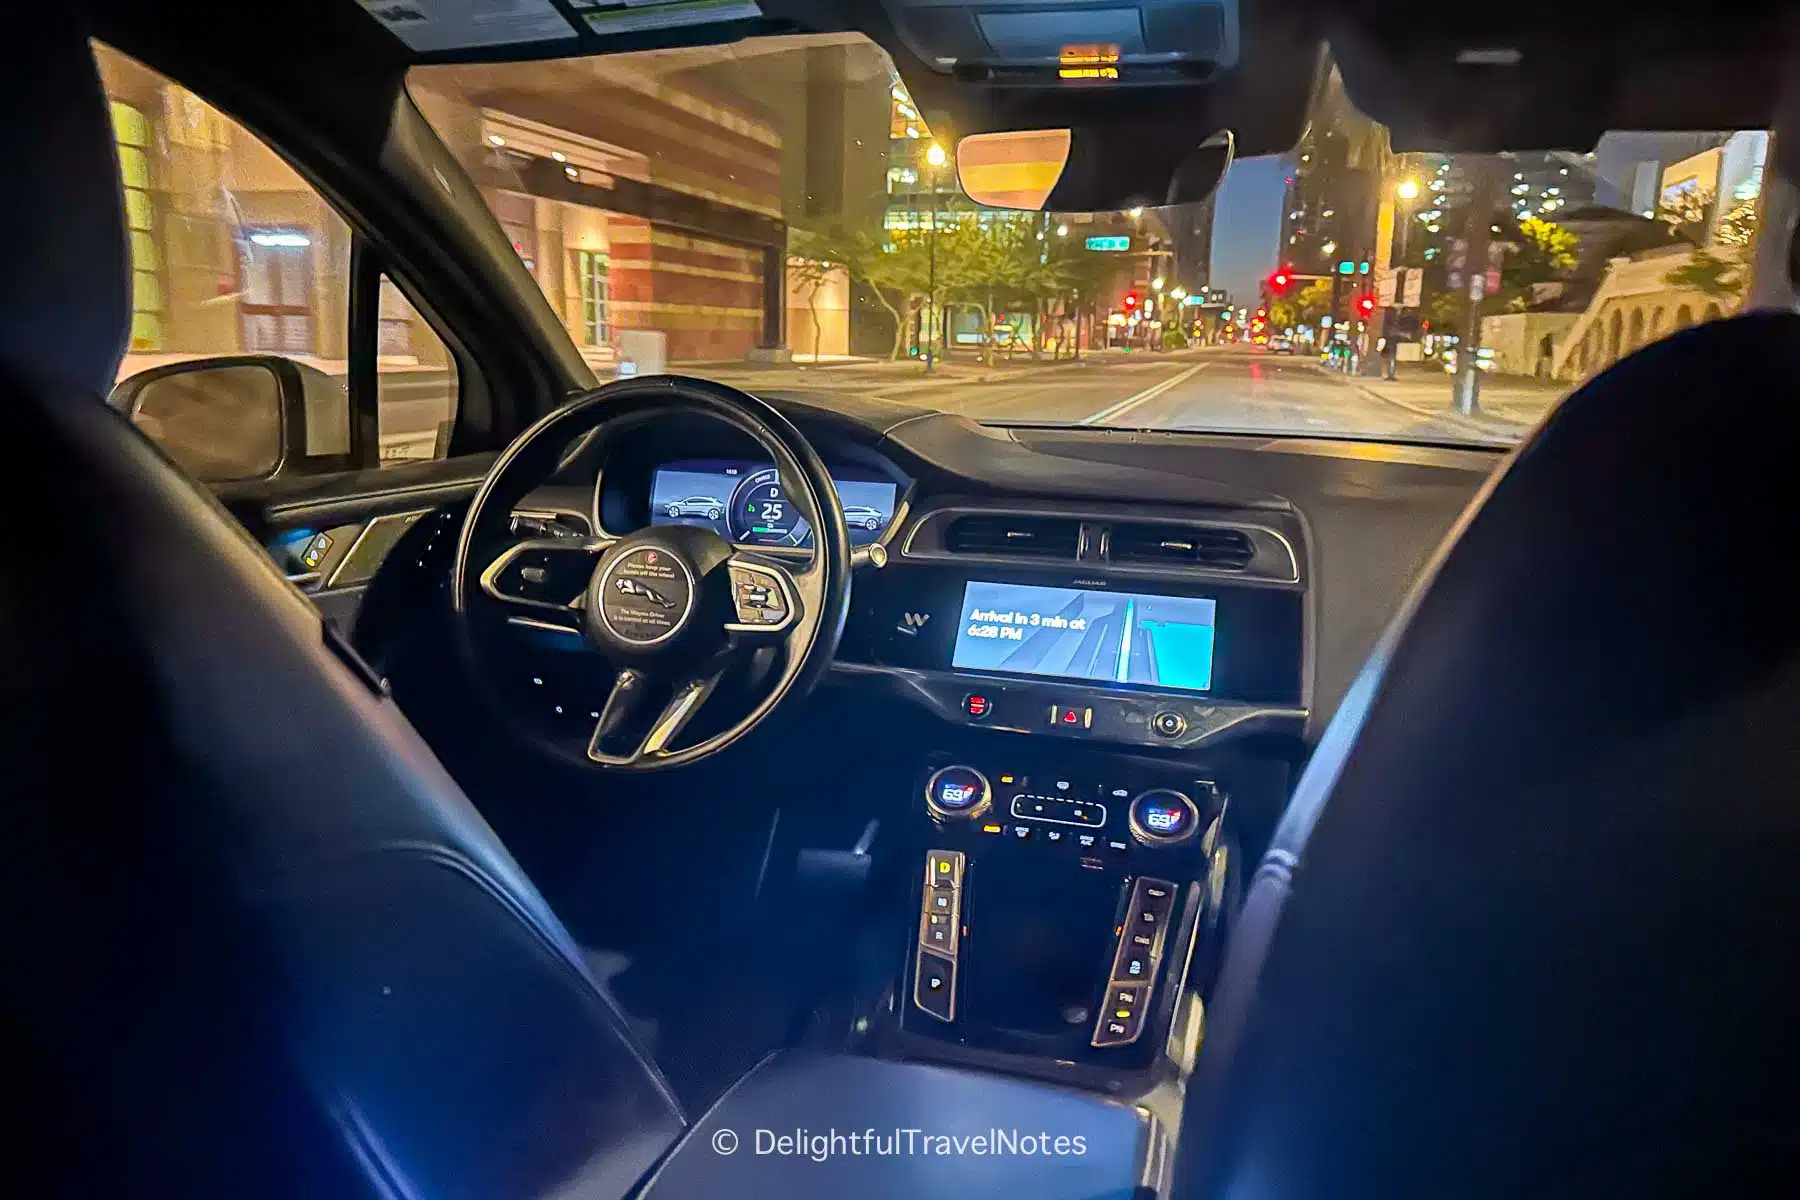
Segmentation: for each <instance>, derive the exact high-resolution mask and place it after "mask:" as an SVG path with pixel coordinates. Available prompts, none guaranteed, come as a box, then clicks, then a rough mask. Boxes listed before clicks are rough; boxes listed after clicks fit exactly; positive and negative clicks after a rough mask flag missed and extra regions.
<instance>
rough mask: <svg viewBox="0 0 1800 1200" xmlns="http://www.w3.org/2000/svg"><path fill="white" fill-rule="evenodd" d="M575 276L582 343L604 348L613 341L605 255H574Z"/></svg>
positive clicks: (580, 252) (582, 252)
mask: <svg viewBox="0 0 1800 1200" xmlns="http://www.w3.org/2000/svg"><path fill="white" fill-rule="evenodd" d="M575 276H576V278H577V279H578V280H579V281H580V284H581V344H582V345H584V346H604V345H606V344H607V342H608V341H610V340H611V339H612V322H611V320H610V319H609V314H608V311H607V310H608V308H609V307H610V304H611V299H612V295H611V291H610V290H609V286H608V281H607V262H606V255H604V254H602V253H600V252H599V251H597V250H577V251H576V252H575Z"/></svg>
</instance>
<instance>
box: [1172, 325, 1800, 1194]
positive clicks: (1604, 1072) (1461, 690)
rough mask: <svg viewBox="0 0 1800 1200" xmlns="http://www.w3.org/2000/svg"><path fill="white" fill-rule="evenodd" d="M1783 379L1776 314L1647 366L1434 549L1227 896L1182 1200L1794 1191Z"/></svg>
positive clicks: (1789, 481)
mask: <svg viewBox="0 0 1800 1200" xmlns="http://www.w3.org/2000/svg"><path fill="white" fill-rule="evenodd" d="M1796 364H1800V317H1797V316H1793V315H1766V316H1753V317H1743V318H1738V319H1735V320H1730V321H1726V322H1722V323H1717V324H1712V325H1707V326H1703V327H1700V328H1696V329H1691V330H1688V331H1686V332H1684V333H1680V334H1677V335H1675V336H1674V337H1672V338H1670V339H1668V340H1666V341H1664V342H1661V343H1658V344H1656V345H1653V346H1651V347H1649V348H1648V349H1645V350H1643V351H1641V352H1639V353H1638V354H1636V355H1634V356H1632V357H1630V358H1628V359H1627V360H1626V361H1624V362H1623V363H1621V364H1620V365H1618V366H1616V367H1614V368H1613V369H1612V370H1610V371H1608V372H1606V373H1605V374H1604V375H1602V376H1600V377H1599V378H1597V379H1595V380H1594V381H1592V382H1591V383H1589V384H1588V385H1587V386H1585V387H1584V388H1582V389H1581V390H1580V391H1579V392H1577V393H1576V394H1575V395H1574V396H1572V397H1571V398H1570V399H1568V400H1567V401H1566V402H1565V403H1564V404H1563V406H1562V407H1561V408H1560V409H1559V410H1558V411H1557V412H1556V413H1555V415H1554V416H1553V417H1552V418H1551V419H1550V420H1549V422H1548V423H1547V424H1546V425H1545V426H1544V427H1543V428H1541V429H1540V430H1539V431H1537V433H1536V434H1535V435H1534V436H1533V437H1532V438H1531V439H1530V442H1529V444H1527V445H1526V446H1525V447H1524V448H1523V449H1522V450H1521V451H1519V453H1518V454H1517V456H1516V457H1515V458H1514V459H1513V460H1512V461H1511V463H1510V464H1509V466H1508V467H1507V469H1506V470H1505V472H1504V474H1503V475H1502V476H1501V477H1500V478H1499V479H1498V480H1497V481H1496V482H1494V483H1493V484H1492V485H1491V486H1490V488H1489V489H1488V491H1487V492H1486V493H1485V494H1484V495H1483V496H1482V497H1481V498H1480V499H1478V501H1477V502H1476V503H1475V505H1474V506H1473V507H1472V509H1471V511H1470V512H1469V513H1468V514H1467V515H1466V516H1465V518H1464V519H1463V521H1462V522H1461V524H1460V525H1459V527H1458V528H1457V529H1456V530H1455V531H1454V532H1453V533H1452V535H1451V537H1450V539H1449V541H1448V543H1447V545H1446V547H1445V549H1444V551H1443V552H1442V553H1441V554H1440V557H1439V559H1438V561H1437V562H1436V564H1435V567H1434V569H1433V570H1432V571H1431V572H1429V573H1428V577H1427V578H1426V580H1425V581H1423V582H1422V583H1421V584H1420V585H1419V587H1418V588H1417V590H1416V592H1415V593H1414V595H1413V597H1412V599H1411V601H1410V602H1409V605H1408V608H1407V611H1405V612H1403V613H1402V615H1401V616H1400V617H1399V618H1398V619H1397V620H1396V622H1395V623H1394V625H1393V627H1392V629H1391V631H1390V632H1389V634H1388V636H1387V637H1386V638H1385V640H1384V641H1383V643H1382V645H1381V646H1380V648H1379V650H1378V652H1377V654H1376V655H1375V657H1374V660H1373V661H1372V662H1371V663H1370V665H1369V667H1368V668H1367V670H1366V671H1365V672H1364V674H1363V676H1362V677H1361V679H1360V680H1359V681H1358V682H1357V684H1356V685H1355V687H1354V688H1353V689H1352V690H1351V693H1350V695H1349V696H1348V697H1347V698H1346V700H1345V702H1344V705H1343V707H1342V708H1341V709H1340V710H1339V712H1338V714H1337V717H1336V719H1335V720H1334V721H1333V722H1332V724H1331V726H1330V728H1329V729H1328V730H1327V732H1326V734H1325V736H1324V738H1323V741H1322V744H1321V745H1320V747H1319V749H1318V751H1317V753H1316V754H1315V755H1314V757H1313V760H1312V762H1311V764H1310V766H1309V767H1308V769H1307V771H1306V774H1305V776H1304V778H1303V780H1302V781H1301V784H1300V786H1299V789H1298V794H1297V795H1296V796H1295V798H1294V801H1293V803H1292V805H1291V807H1290V809H1289V812H1288V813H1287V816H1286V818H1285V820H1284V822H1283V824H1282V825H1281V827H1280V829H1279V831H1278V833H1277V836H1276V838H1275V843H1274V846H1273V848H1272V849H1271V850H1270V851H1269V854H1268V856H1267V858H1266V859H1265V860H1264V862H1263V863H1262V865H1261V868H1260V869H1259V870H1258V871H1257V873H1256V876H1255V880H1254V883H1253V886H1252V888H1251V890H1250V893H1249V897H1248V900H1247V904H1246V908H1245V911H1244V913H1243V915H1242V919H1241V921H1240V923H1239V925H1238V927H1237V930H1236V933H1235V942H1234V944H1233V945H1232V947H1231V949H1230V953H1229V958H1228V963H1227V966H1226V969H1225V972H1224V976H1223V980H1222V983H1221V986H1220V989H1219V995H1218V999H1217V1002H1216V1003H1215V1005H1214V1006H1213V1008H1212V1010H1211V1012H1210V1013H1209V1020H1208V1025H1207V1041H1206V1044H1205V1046H1204V1047H1203V1049H1202V1051H1201V1055H1200V1073H1199V1075H1198V1076H1197V1079H1196V1085H1195V1088H1194V1090H1193V1092H1192V1093H1191V1094H1190V1104H1189V1107H1188V1110H1187V1114H1186V1120H1187V1123H1186V1129H1185V1134H1186V1136H1185V1137H1184V1141H1183V1144H1182V1146H1181V1153H1180V1156H1179V1157H1178V1159H1177V1170H1178V1172H1179V1176H1178V1178H1179V1181H1180V1187H1179V1188H1178V1190H1177V1194H1178V1195H1180V1196H1203V1197H1223V1196H1232V1197H1237V1196H1304V1195H1331V1196H1381V1197H1384V1198H1393V1197H1406V1196H1433V1197H1438V1196H1459V1197H1461V1196H1476V1195H1494V1196H1521V1195H1533V1196H1537V1195H1545V1194H1552V1193H1561V1192H1565V1191H1566V1192H1567V1193H1568V1194H1575V1195H1589V1194H1597V1193H1605V1194H1636V1195H1643V1194H1659V1195H1661V1194H1670V1193H1673V1192H1688V1191H1698V1190H1703V1189H1702V1188H1701V1187H1700V1186H1699V1185H1700V1184H1701V1183H1702V1181H1704V1184H1705V1185H1706V1186H1705V1189H1704V1190H1708V1191H1712V1192H1714V1193H1715V1194H1725V1193H1726V1192H1728V1191H1731V1190H1732V1189H1731V1186H1730V1181H1731V1180H1733V1178H1734V1177H1741V1176H1743V1175H1744V1174H1745V1173H1746V1172H1749V1171H1754V1170H1763V1169H1767V1168H1768V1167H1770V1166H1774V1165H1781V1166H1784V1167H1786V1168H1788V1169H1791V1167H1792V1163H1793V1157H1792V1155H1793V1147H1794V1144H1795V1132H1796V1130H1797V1129H1800V1125H1797V1124H1796V1122H1795V1115H1796V1112H1795V1110H1796V1099H1795V1097H1796V1090H1795V1088H1794V1080H1795V1079H1796V1078H1797V1077H1800V1037H1797V1036H1796V1035H1795V1032H1794V1028H1795V1021H1796V1014H1797V1013H1800V985H1797V981H1796V960H1797V959H1800V938H1797V937H1796V933H1795V923H1794V920H1795V914H1797V913H1800V655H1797V653H1796V651H1797V650H1800V608H1797V607H1796V602H1795V597H1794V593H1793V591H1792V588H1791V585H1790V584H1789V583H1787V582H1786V581H1787V580H1789V579H1791V578H1792V577H1793V570H1792V567H1791V565H1790V563H1789V560H1790V559H1791V558H1792V557H1793V547H1794V545H1795V541H1796V535H1795V532H1794V524H1793V515H1792V513H1793V505H1792V503H1791V492H1792V485H1793V479H1794V469H1795V468H1794V461H1795V459H1794V456H1795V453H1796V451H1797V450H1800V407H1797V406H1796V403H1795V387H1794V371H1795V368H1796ZM1790 1183H1791V1180H1790ZM1784 1190H1785V1191H1787V1192H1790V1193H1791V1192H1792V1190H1793V1189H1792V1187H1791V1186H1790V1187H1788V1188H1786V1189H1784Z"/></svg>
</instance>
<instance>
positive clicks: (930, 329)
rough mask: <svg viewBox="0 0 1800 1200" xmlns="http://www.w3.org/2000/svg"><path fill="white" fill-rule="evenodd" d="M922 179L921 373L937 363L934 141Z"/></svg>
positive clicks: (938, 155) (938, 163) (937, 159)
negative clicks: (926, 229) (925, 195)
mask: <svg viewBox="0 0 1800 1200" xmlns="http://www.w3.org/2000/svg"><path fill="white" fill-rule="evenodd" d="M925 164H926V167H927V170H926V172H925V179H926V182H927V184H928V186H929V187H930V188H931V233H930V234H928V235H927V236H926V239H925V258H926V263H927V266H926V283H925V333H926V341H925V373H926V374H927V375H929V374H931V372H932V369H933V368H934V367H935V366H936V365H937V239H938V186H937V179H938V168H939V167H942V166H943V165H944V148H943V147H942V146H940V145H938V144H937V143H936V142H933V143H931V146H930V147H929V148H928V149H927V150H926V151H925Z"/></svg>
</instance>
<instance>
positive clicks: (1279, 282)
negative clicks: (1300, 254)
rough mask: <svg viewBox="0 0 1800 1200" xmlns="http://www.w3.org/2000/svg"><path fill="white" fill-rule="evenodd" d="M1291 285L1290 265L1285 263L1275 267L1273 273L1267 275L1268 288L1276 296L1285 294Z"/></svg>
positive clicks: (1292, 273)
mask: <svg viewBox="0 0 1800 1200" xmlns="http://www.w3.org/2000/svg"><path fill="white" fill-rule="evenodd" d="M1293 286H1294V269H1293V268H1292V267H1289V266H1286V265H1283V266H1279V267H1276V268H1275V273H1274V274H1273V275H1271V276H1269V290H1270V291H1271V292H1273V293H1275V294H1276V295H1277V296H1280V295H1283V294H1285V293H1286V292H1287V290H1288V289H1289V288H1291V287H1293Z"/></svg>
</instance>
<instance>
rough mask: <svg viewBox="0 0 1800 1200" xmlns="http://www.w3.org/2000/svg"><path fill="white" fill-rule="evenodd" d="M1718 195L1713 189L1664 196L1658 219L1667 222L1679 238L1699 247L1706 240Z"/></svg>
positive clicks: (1691, 189) (1695, 189) (1692, 190)
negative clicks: (1709, 221)
mask: <svg viewBox="0 0 1800 1200" xmlns="http://www.w3.org/2000/svg"><path fill="white" fill-rule="evenodd" d="M1716 198H1717V193H1716V192H1714V191H1713V190H1712V189H1711V188H1700V187H1696V188H1690V189H1688V190H1686V191H1678V192H1676V193H1675V194H1673V195H1669V196H1664V197H1663V202H1662V204H1661V205H1660V206H1659V207H1658V208H1657V210H1656V219H1657V220H1659V221H1662V222H1665V223H1666V224H1667V225H1668V226H1669V228H1670V230H1671V231H1672V232H1674V233H1675V234H1676V235H1677V236H1679V237H1683V238H1686V239H1687V240H1688V241H1690V242H1693V243H1694V244H1695V245H1699V244H1700V243H1701V242H1703V241H1705V240H1706V223H1707V220H1708V219H1709V218H1710V217H1711V216H1712V210H1713V201H1714V199H1716Z"/></svg>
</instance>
